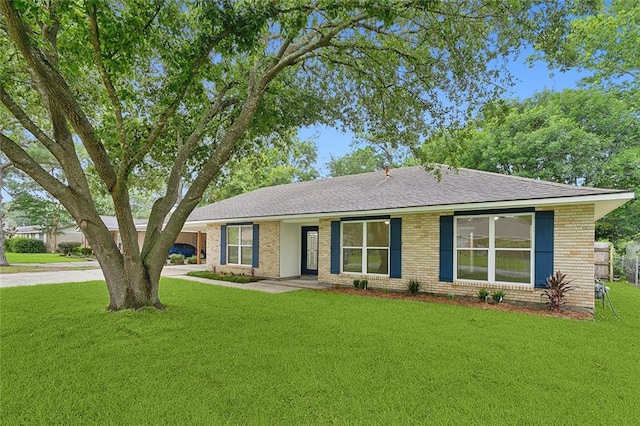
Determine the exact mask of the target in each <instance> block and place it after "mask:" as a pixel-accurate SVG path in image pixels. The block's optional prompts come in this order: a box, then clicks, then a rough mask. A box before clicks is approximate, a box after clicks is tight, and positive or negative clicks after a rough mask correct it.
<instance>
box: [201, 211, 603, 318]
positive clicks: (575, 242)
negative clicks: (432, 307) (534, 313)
mask: <svg viewBox="0 0 640 426" xmlns="http://www.w3.org/2000/svg"><path fill="white" fill-rule="evenodd" d="M593 209H594V207H593V204H581V205H566V206H557V207H553V208H545V209H540V210H553V211H554V212H555V213H554V270H560V271H562V272H563V273H566V274H567V277H568V278H569V279H571V280H573V283H572V285H574V286H575V287H576V290H574V291H573V292H570V293H569V294H568V296H567V307H569V308H572V309H576V310H586V311H591V312H592V311H593V310H594V297H593V277H594V275H593V274H594V251H593V242H594V232H595V231H594V221H593V213H594V210H593ZM451 214H453V212H438V213H416V214H406V215H399V216H394V217H401V218H402V278H388V277H382V276H377V275H363V274H351V273H340V274H331V273H330V265H331V221H332V220H339V219H340V218H339V217H335V218H328V219H321V220H320V222H319V238H320V242H319V252H318V281H319V282H321V283H327V284H333V285H336V284H338V285H340V286H351V285H352V283H353V280H354V279H363V278H366V279H367V280H368V281H369V286H370V287H371V288H378V289H384V288H386V289H389V290H403V291H404V290H406V283H407V281H408V280H409V279H410V278H417V279H419V280H420V281H421V282H422V288H421V291H423V292H426V293H435V294H441V295H455V296H459V297H471V298H473V297H476V294H477V292H478V290H479V289H481V288H485V289H487V290H488V291H490V292H493V291H495V290H498V289H501V290H503V291H505V293H506V296H505V301H506V302H511V303H524V304H538V305H542V304H543V303H544V301H545V300H544V299H543V298H542V297H541V294H542V290H541V289H533V288H523V287H521V286H518V285H505V284H492V283H475V282H468V281H460V280H459V281H456V282H453V283H448V282H440V281H439V280H438V276H439V268H440V260H439V256H440V254H439V239H440V219H439V218H440V216H441V215H451ZM257 223H258V224H259V225H260V266H259V267H258V268H256V269H255V275H257V276H261V277H267V278H279V274H280V223H279V222H257ZM214 268H215V269H216V271H222V272H228V273H230V272H233V273H234V274H243V273H244V274H245V275H249V274H251V267H250V266H239V265H220V225H213V224H212V225H208V227H207V269H209V270H213V269H214Z"/></svg>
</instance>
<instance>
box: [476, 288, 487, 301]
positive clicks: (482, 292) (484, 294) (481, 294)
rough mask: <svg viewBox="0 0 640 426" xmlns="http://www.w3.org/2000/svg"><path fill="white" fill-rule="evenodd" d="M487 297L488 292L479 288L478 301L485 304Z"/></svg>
mask: <svg viewBox="0 0 640 426" xmlns="http://www.w3.org/2000/svg"><path fill="white" fill-rule="evenodd" d="M487 297H489V291H488V290H486V289H484V288H481V289H480V290H478V299H480V300H481V301H482V302H486V301H487Z"/></svg>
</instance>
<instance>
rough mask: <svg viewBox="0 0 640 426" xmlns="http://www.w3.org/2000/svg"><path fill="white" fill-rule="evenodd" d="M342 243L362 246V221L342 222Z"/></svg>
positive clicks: (348, 245) (349, 245) (350, 245)
mask: <svg viewBox="0 0 640 426" xmlns="http://www.w3.org/2000/svg"><path fill="white" fill-rule="evenodd" d="M342 245H343V246H345V247H362V223H353V222H344V223H343V224H342Z"/></svg>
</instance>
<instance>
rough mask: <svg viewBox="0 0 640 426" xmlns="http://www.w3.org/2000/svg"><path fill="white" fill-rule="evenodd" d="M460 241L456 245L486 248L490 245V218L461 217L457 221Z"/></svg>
mask: <svg viewBox="0 0 640 426" xmlns="http://www.w3.org/2000/svg"><path fill="white" fill-rule="evenodd" d="M456 224H457V233H458V241H457V246H456V247H461V248H486V247H489V218H488V217H470V218H460V219H458V220H457V222H456Z"/></svg>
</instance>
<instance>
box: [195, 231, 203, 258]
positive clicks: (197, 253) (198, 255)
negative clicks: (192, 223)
mask: <svg viewBox="0 0 640 426" xmlns="http://www.w3.org/2000/svg"><path fill="white" fill-rule="evenodd" d="M201 234H202V232H200V231H198V232H197V235H198V238H197V239H196V265H199V264H200V235H201Z"/></svg>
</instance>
